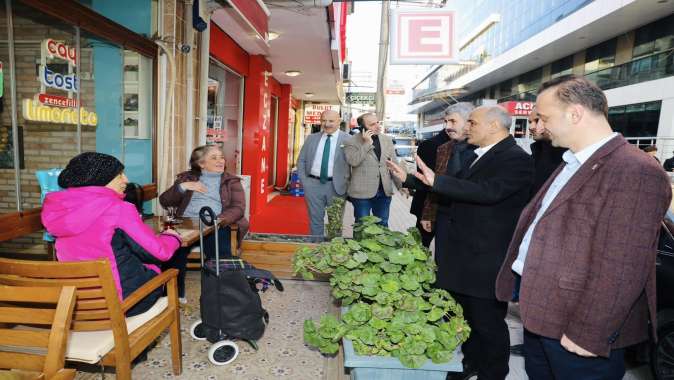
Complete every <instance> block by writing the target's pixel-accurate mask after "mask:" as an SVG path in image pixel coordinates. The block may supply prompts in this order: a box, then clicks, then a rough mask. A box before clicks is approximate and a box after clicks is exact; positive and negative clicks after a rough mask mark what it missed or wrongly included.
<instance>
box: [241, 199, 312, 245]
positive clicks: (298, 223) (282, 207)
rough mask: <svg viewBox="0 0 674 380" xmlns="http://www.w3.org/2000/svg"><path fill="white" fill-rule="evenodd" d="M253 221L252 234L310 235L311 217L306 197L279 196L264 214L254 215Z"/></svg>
mask: <svg viewBox="0 0 674 380" xmlns="http://www.w3.org/2000/svg"><path fill="white" fill-rule="evenodd" d="M251 219H252V220H251V223H250V230H251V232H257V233H272V234H290V235H308V234H309V215H308V214H307V205H306V204H305V203H304V197H293V196H290V195H278V196H276V197H274V199H272V200H271V202H269V204H267V206H266V207H265V208H264V211H262V213H260V214H257V215H253V217H252V218H251Z"/></svg>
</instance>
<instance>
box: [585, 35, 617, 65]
mask: <svg viewBox="0 0 674 380" xmlns="http://www.w3.org/2000/svg"><path fill="white" fill-rule="evenodd" d="M615 51H616V39H615V38H613V39H610V40H608V41H605V42H602V43H600V44H598V45H594V46H592V47H589V48H587V50H586V51H585V72H586V73H591V72H593V71H597V70H602V69H605V68H607V67H611V66H613V63H614V62H615Z"/></svg>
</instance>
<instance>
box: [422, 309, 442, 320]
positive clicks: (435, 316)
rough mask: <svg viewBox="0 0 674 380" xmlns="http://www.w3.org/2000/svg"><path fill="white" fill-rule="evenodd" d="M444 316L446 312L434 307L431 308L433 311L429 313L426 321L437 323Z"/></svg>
mask: <svg viewBox="0 0 674 380" xmlns="http://www.w3.org/2000/svg"><path fill="white" fill-rule="evenodd" d="M443 315H445V312H444V310H442V309H440V308H438V307H435V306H434V307H433V308H431V311H429V312H428V315H427V317H426V319H427V320H428V321H430V322H435V321H437V320H438V319H440V318H442V316H443Z"/></svg>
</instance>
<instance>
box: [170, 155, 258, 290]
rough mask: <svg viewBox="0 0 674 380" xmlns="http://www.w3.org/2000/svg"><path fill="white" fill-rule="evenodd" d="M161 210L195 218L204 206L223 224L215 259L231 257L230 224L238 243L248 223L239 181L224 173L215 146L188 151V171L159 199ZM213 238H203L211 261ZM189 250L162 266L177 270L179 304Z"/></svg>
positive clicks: (221, 160) (246, 229) (243, 195)
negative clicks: (172, 209) (234, 224)
mask: <svg viewBox="0 0 674 380" xmlns="http://www.w3.org/2000/svg"><path fill="white" fill-rule="evenodd" d="M159 203H161V205H162V206H163V207H170V206H175V207H178V212H177V214H178V215H179V216H183V217H190V218H196V217H198V216H199V211H200V210H201V208H202V207H204V206H208V207H210V208H211V209H213V211H214V212H215V214H216V215H218V218H219V219H221V220H222V221H223V223H222V224H223V225H224V226H227V227H222V228H220V230H219V234H218V246H219V251H220V252H219V253H218V254H219V257H221V258H223V257H231V255H232V253H231V242H230V233H231V231H230V228H229V227H228V225H229V224H231V223H236V224H237V227H238V232H237V233H238V239H239V241H240V240H241V239H242V238H243V236H244V235H245V234H246V232H247V231H248V221H247V220H246V218H245V217H244V212H245V210H246V198H245V194H244V191H243V187H242V186H241V179H240V178H239V177H237V176H235V175H232V174H229V173H226V172H225V157H224V155H223V153H222V150H221V149H220V147H219V146H217V145H204V146H200V147H198V148H196V149H194V151H192V156H191V157H190V170H188V171H186V172H183V173H180V174H178V176H177V178H176V181H175V183H174V184H173V186H171V188H169V189H168V190H166V191H165V192H164V193H163V194H162V195H161V196H160V197H159ZM213 239H214V235H213V234H211V235H208V236H206V237H204V247H203V248H204V252H203V254H204V255H205V257H206V258H209V259H210V258H214V257H215V242H214V240H213ZM190 250H191V247H188V248H181V249H179V250H178V252H177V253H176V255H175V257H174V258H173V259H172V260H171V261H169V262H167V263H166V265H165V268H166V267H172V268H178V270H179V271H180V274H179V275H178V295H179V296H180V299H181V302H183V303H184V302H186V299H185V271H186V266H187V255H188V254H189V252H190Z"/></svg>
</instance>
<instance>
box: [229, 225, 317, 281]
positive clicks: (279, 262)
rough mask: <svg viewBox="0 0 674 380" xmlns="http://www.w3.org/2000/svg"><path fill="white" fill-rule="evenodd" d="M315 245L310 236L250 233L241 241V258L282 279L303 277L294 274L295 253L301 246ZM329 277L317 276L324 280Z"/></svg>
mask: <svg viewBox="0 0 674 380" xmlns="http://www.w3.org/2000/svg"><path fill="white" fill-rule="evenodd" d="M315 245H316V243H315V242H313V241H312V240H311V237H309V236H296V235H273V234H249V236H247V237H246V238H245V239H244V240H243V242H242V243H241V251H242V254H241V258H242V259H244V260H246V261H247V262H249V263H250V264H253V265H254V266H256V267H257V268H260V269H266V270H268V271H271V272H272V273H274V275H275V276H276V277H278V278H280V279H302V278H301V277H296V276H293V270H292V258H293V255H294V254H295V251H297V249H299V248H300V247H303V246H309V247H312V246H315ZM327 278H328V277H326V276H316V279H318V280H323V281H325V280H326V279H327Z"/></svg>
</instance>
